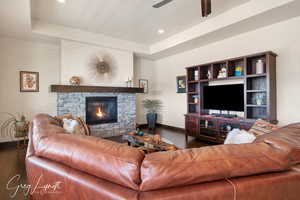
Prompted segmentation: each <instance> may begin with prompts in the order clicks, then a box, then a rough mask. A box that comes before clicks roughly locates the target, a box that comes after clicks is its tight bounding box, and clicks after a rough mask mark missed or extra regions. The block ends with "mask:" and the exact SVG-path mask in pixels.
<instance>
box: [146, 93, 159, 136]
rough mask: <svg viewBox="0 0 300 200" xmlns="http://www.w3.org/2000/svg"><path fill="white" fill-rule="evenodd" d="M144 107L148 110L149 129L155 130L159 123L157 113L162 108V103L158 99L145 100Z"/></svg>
mask: <svg viewBox="0 0 300 200" xmlns="http://www.w3.org/2000/svg"><path fill="white" fill-rule="evenodd" d="M143 106H144V107H145V109H146V110H147V115H146V117H147V123H148V128H149V129H152V130H153V129H155V125H156V122H157V113H158V111H159V109H160V108H161V107H162V103H161V101H159V100H156V99H153V100H151V99H145V100H144V101H143Z"/></svg>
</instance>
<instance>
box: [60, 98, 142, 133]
mask: <svg viewBox="0 0 300 200" xmlns="http://www.w3.org/2000/svg"><path fill="white" fill-rule="evenodd" d="M86 97H117V98H118V100H117V102H118V122H117V123H108V124H99V125H91V126H90V128H91V132H92V135H94V136H98V137H103V138H105V137H112V136H119V135H123V134H124V133H126V132H128V131H132V130H134V129H135V122H136V95H135V94H131V93H58V94H57V115H65V114H72V115H73V116H75V117H80V118H81V119H83V120H86V116H85V114H86V113H85V103H86V102H85V101H86Z"/></svg>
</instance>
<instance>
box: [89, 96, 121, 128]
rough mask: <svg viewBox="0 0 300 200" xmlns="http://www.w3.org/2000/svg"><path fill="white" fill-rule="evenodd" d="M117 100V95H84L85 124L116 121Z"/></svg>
mask: <svg viewBox="0 0 300 200" xmlns="http://www.w3.org/2000/svg"><path fill="white" fill-rule="evenodd" d="M117 100H118V99H117V97H86V122H87V124H89V125H97V124H106V123H116V122H118V106H117Z"/></svg>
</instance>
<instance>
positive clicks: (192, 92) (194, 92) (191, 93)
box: [188, 92, 198, 94]
mask: <svg viewBox="0 0 300 200" xmlns="http://www.w3.org/2000/svg"><path fill="white" fill-rule="evenodd" d="M188 94H198V92H188Z"/></svg>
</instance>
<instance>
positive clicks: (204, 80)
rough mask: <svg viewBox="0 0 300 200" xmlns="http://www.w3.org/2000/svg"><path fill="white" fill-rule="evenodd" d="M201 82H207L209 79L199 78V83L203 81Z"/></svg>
mask: <svg viewBox="0 0 300 200" xmlns="http://www.w3.org/2000/svg"><path fill="white" fill-rule="evenodd" d="M203 82H209V79H202V80H200V83H203Z"/></svg>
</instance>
